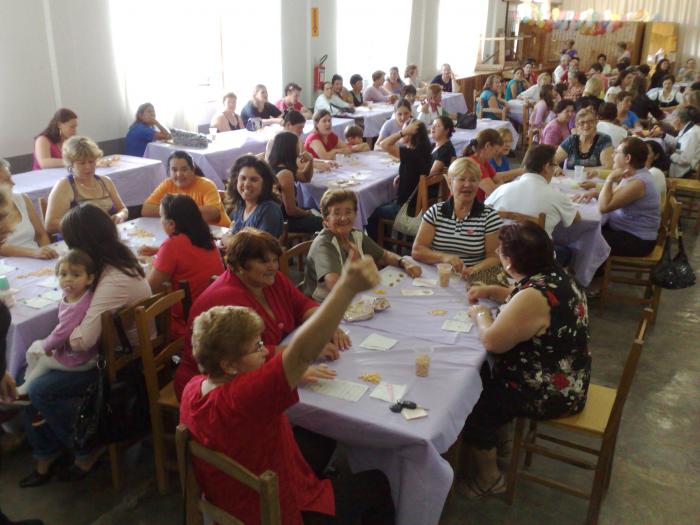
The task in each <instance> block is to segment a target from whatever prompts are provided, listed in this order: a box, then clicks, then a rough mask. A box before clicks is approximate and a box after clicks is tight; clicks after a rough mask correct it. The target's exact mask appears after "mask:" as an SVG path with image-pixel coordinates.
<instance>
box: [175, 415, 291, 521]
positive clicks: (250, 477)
mask: <svg viewBox="0 0 700 525" xmlns="http://www.w3.org/2000/svg"><path fill="white" fill-rule="evenodd" d="M175 443H176V445H177V462H178V465H179V470H180V485H181V486H182V489H183V491H184V497H185V513H186V524H187V525H199V524H201V523H202V514H201V513H202V512H206V513H207V514H208V515H209V516H211V518H212V519H213V520H214V521H215V522H217V523H221V524H222V525H240V524H242V523H243V522H242V521H240V520H238V519H236V518H235V517H233V516H231V515H230V514H229V513H228V512H226V511H224V510H222V509H221V508H219V507H217V506H216V505H214V504H212V503H210V502H208V501H206V500H204V499H202V497H201V490H200V488H199V484H198V483H197V479H196V477H195V474H194V469H193V468H192V461H191V458H190V455H192V456H195V457H196V458H198V459H199V460H201V461H204V462H205V463H208V464H209V465H211V466H213V467H215V468H216V469H218V470H220V471H221V472H223V473H224V474H226V475H228V476H230V477H232V478H233V479H235V480H236V481H238V482H240V483H242V484H243V485H245V486H247V487H249V488H251V489H252V490H254V491H255V492H257V493H258V494H259V495H260V523H261V525H279V524H280V523H281V522H282V519H281V513H280V504H279V487H278V481H277V474H275V473H274V472H272V471H271V470H266V471H265V472H263V473H262V474H261V475H260V476H256V475H255V474H253V473H252V472H250V471H249V470H248V469H246V468H245V467H243V466H242V465H240V464H239V463H237V462H236V461H234V460H233V459H231V458H229V457H228V456H226V455H224V454H222V453H220V452H216V451H214V450H211V449H208V448H207V447H205V446H204V445H200V444H199V443H197V442H196V441H194V440H193V439H192V438H191V436H190V432H189V430H187V427H186V426H185V425H179V426H178V427H177V431H176V433H175Z"/></svg>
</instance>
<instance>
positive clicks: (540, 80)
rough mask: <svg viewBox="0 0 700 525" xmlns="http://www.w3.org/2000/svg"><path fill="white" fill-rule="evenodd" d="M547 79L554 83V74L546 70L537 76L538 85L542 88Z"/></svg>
mask: <svg viewBox="0 0 700 525" xmlns="http://www.w3.org/2000/svg"><path fill="white" fill-rule="evenodd" d="M546 79H549V83H550V84H551V83H552V75H550V74H549V73H547V72H546V71H545V72H544V73H540V74H539V76H538V77H537V85H538V86H540V88H541V87H542V86H544V85H545V82H544V81H545V80H546Z"/></svg>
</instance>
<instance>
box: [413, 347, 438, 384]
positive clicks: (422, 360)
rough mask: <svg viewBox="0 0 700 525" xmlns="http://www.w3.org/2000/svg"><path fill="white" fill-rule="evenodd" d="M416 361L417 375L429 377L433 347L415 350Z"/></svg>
mask: <svg viewBox="0 0 700 525" xmlns="http://www.w3.org/2000/svg"><path fill="white" fill-rule="evenodd" d="M413 356H414V358H415V362H416V376H418V377H428V375H429V374H430V362H431V361H432V359H433V349H432V348H417V349H415V350H414V351H413Z"/></svg>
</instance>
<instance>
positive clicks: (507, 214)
mask: <svg viewBox="0 0 700 525" xmlns="http://www.w3.org/2000/svg"><path fill="white" fill-rule="evenodd" d="M498 215H500V217H501V219H505V220H507V221H512V222H525V221H530V222H534V223H535V224H537V225H538V226H539V227H540V228H542V229H544V223H545V221H546V219H547V215H546V214H545V213H540V214H539V215H538V216H537V217H535V216H534V215H525V214H524V213H518V212H515V211H505V210H501V211H499V212H498Z"/></svg>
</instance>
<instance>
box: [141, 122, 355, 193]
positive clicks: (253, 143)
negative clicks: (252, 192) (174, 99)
mask: <svg viewBox="0 0 700 525" xmlns="http://www.w3.org/2000/svg"><path fill="white" fill-rule="evenodd" d="M352 122H353V120H352V119H347V118H333V123H332V124H333V132H334V133H335V134H336V135H338V136H339V137H341V138H343V134H344V131H345V127H346V126H347V125H348V124H351V123H352ZM313 127H314V125H313V121H312V120H307V121H306V125H305V126H304V132H303V134H302V138H304V137H306V136H307V135H308V134H309V133H311V131H312V130H313ZM281 130H282V127H281V126H279V125H273V126H265V127H264V128H262V129H260V130H258V131H248V130H245V129H239V130H236V131H227V132H225V133H217V135H216V138H215V139H214V141H213V142H211V143H210V144H209V146H207V147H206V148H186V147H183V146H175V145H174V144H170V143H167V142H151V143H150V144H148V146H147V147H146V153H145V156H146V157H148V158H149V159H156V160H159V161H161V162H162V163H163V165H164V166H165V165H166V163H167V161H168V157H169V156H170V155H171V154H172V153H173V152H174V151H177V150H184V151H187V152H188V153H189V154H190V155H192V159H193V160H194V162H195V164H197V166H199V168H200V169H201V170H202V172H203V173H204V176H205V177H207V178H208V179H210V180H212V181H213V182H214V183H215V184H216V186H217V187H218V188H219V189H221V190H222V189H224V182H223V181H224V180H226V179H228V176H229V175H228V173H229V170H230V169H231V166H233V163H234V162H235V161H236V159H237V158H238V157H240V156H241V155H245V154H246V153H251V154H253V155H257V154H258V153H262V152H264V151H265V148H266V146H267V142H268V141H269V140H271V139H273V138H274V137H275V135H276V134H277V133H279V132H280V131H281Z"/></svg>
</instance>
